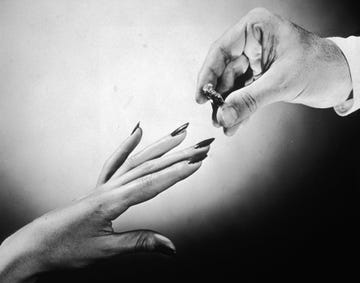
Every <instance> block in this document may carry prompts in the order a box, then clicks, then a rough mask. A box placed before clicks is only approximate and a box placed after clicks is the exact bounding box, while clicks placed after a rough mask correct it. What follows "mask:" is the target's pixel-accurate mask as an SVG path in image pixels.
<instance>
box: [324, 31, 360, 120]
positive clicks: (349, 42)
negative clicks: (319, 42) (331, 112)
mask: <svg viewBox="0 0 360 283" xmlns="http://www.w3.org/2000/svg"><path fill="white" fill-rule="evenodd" d="M328 39H330V40H331V41H333V42H334V43H335V44H336V45H337V46H338V47H339V48H340V49H341V51H342V52H343V54H344V56H345V58H346V60H347V62H348V65H349V69H350V74H351V80H352V86H353V91H352V97H351V98H349V99H348V100H346V101H344V102H343V103H341V104H339V105H337V106H335V107H334V109H335V111H336V113H337V114H338V115H340V116H346V115H349V114H351V113H352V112H354V111H356V110H358V109H359V108H360V37H357V36H350V37H347V38H342V37H331V38H328Z"/></svg>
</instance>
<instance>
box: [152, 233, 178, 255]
mask: <svg viewBox="0 0 360 283" xmlns="http://www.w3.org/2000/svg"><path fill="white" fill-rule="evenodd" d="M154 236H155V238H156V240H157V245H156V248H155V250H157V251H158V252H160V253H163V254H166V255H174V254H176V247H175V245H174V243H173V242H172V241H171V240H170V239H169V238H167V237H165V236H163V235H161V234H157V233H156V234H155V235H154Z"/></svg>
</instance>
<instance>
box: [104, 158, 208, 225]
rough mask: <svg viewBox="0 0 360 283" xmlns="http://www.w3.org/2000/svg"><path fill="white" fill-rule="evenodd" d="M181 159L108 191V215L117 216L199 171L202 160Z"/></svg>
mask: <svg viewBox="0 0 360 283" xmlns="http://www.w3.org/2000/svg"><path fill="white" fill-rule="evenodd" d="M194 162H195V163H193V162H192V161H181V162H178V163H176V164H174V165H172V166H170V167H167V168H165V169H163V170H161V171H158V172H155V173H151V174H148V175H146V176H143V177H141V178H138V179H136V180H134V181H132V182H130V183H128V184H126V185H124V186H120V187H118V188H116V189H113V190H110V191H108V192H106V194H105V195H104V197H105V198H106V199H107V201H106V207H107V217H108V218H109V220H113V219H115V218H117V217H118V216H119V215H120V214H122V213H123V212H124V211H126V210H127V209H128V208H129V207H131V206H133V205H136V204H138V203H141V202H145V201H147V200H149V199H152V198H154V197H155V196H157V195H158V194H159V193H161V192H163V191H165V190H166V189H168V188H169V187H171V186H173V185H174V184H176V183H178V182H180V181H181V180H183V179H185V178H187V177H189V176H190V175H192V174H193V173H195V171H197V170H198V169H199V168H200V166H201V164H202V162H201V161H198V162H197V161H194Z"/></svg>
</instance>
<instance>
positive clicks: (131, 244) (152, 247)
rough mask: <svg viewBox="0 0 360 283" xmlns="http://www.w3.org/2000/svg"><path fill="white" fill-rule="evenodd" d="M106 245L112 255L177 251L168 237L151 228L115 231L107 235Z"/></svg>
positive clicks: (171, 252) (170, 252)
mask: <svg viewBox="0 0 360 283" xmlns="http://www.w3.org/2000/svg"><path fill="white" fill-rule="evenodd" d="M106 245H107V246H108V249H109V250H110V251H111V254H112V255H118V254H128V253H136V252H159V253H162V254H166V255H174V254H175V253H176V248H175V245H174V244H173V243H172V242H171V240H170V239H168V238H167V237H165V236H163V235H161V234H159V233H157V232H154V231H151V230H135V231H129V232H124V233H114V234H112V235H110V236H107V237H106Z"/></svg>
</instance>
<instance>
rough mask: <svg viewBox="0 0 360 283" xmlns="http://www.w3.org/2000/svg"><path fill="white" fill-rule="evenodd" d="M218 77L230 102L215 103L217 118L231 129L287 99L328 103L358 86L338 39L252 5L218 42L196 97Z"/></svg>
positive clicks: (227, 131)
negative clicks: (307, 29) (308, 29)
mask: <svg viewBox="0 0 360 283" xmlns="http://www.w3.org/2000/svg"><path fill="white" fill-rule="evenodd" d="M207 83H212V84H213V85H214V86H215V87H216V90H217V92H219V93H221V94H222V95H223V97H224V98H225V97H226V99H225V103H224V104H223V105H222V106H221V107H217V106H216V105H213V115H212V118H213V122H214V125H215V126H222V127H223V128H224V132H225V134H227V135H232V134H234V133H235V132H236V130H237V128H238V127H239V125H240V124H241V123H242V122H243V121H245V120H247V119H248V118H249V117H250V116H251V115H252V114H253V113H254V112H255V111H256V110H257V109H259V108H261V107H263V106H265V105H268V104H270V103H274V102H278V101H285V102H291V103H301V104H305V105H308V106H311V107H317V108H328V107H334V106H337V105H339V104H340V103H343V102H344V101H346V100H347V98H348V97H349V95H350V93H351V90H352V82H351V77H350V71H349V67H348V65H347V61H346V59H345V57H344V55H343V54H342V52H341V50H340V49H339V48H338V47H337V45H335V44H334V43H333V42H332V41H330V40H328V39H325V38H320V37H318V36H317V35H315V34H313V33H310V32H308V31H306V30H304V29H302V28H301V27H299V26H296V25H295V24H293V23H291V22H289V21H287V20H285V19H282V18H280V17H279V16H277V15H274V14H272V13H270V12H269V11H267V10H265V9H262V8H257V9H254V10H252V11H250V12H249V13H248V14H247V15H246V16H245V17H244V18H242V19H241V20H240V21H239V22H238V23H237V24H236V25H235V26H233V27H232V28H230V29H229V30H228V31H227V32H226V33H225V34H224V35H223V36H221V37H220V38H219V39H218V40H217V41H215V42H214V43H213V45H212V46H211V48H210V51H209V53H208V55H207V57H206V60H205V62H204V64H203V67H202V69H201V71H200V73H199V76H198V83H197V93H196V100H197V102H198V103H204V102H206V101H207V99H206V97H205V96H204V93H203V91H202V88H203V86H204V85H206V84H207Z"/></svg>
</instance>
